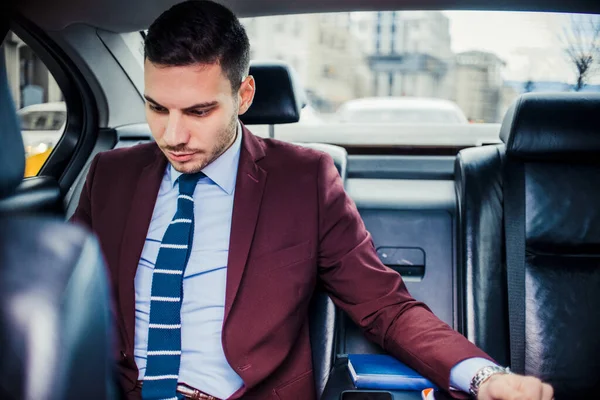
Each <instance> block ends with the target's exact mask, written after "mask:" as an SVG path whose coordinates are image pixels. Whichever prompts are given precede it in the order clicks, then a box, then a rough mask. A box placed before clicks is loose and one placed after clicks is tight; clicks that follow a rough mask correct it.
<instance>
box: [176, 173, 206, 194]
mask: <svg viewBox="0 0 600 400" xmlns="http://www.w3.org/2000/svg"><path fill="white" fill-rule="evenodd" d="M204 176H205V175H204V174H203V173H202V172H197V173H195V174H183V175H180V176H179V179H178V180H179V194H185V195H187V196H192V195H193V194H194V189H195V188H196V184H197V183H198V180H200V178H202V177H204Z"/></svg>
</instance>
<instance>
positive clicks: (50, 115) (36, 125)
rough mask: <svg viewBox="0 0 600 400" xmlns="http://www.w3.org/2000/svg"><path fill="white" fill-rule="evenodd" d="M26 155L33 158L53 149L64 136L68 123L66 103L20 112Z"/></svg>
mask: <svg viewBox="0 0 600 400" xmlns="http://www.w3.org/2000/svg"><path fill="white" fill-rule="evenodd" d="M17 113H18V114H19V118H20V120H21V132H22V134H23V142H24V145H25V154H26V155H27V156H32V155H35V154H40V153H44V152H45V151H47V150H48V149H51V148H53V147H54V146H55V145H56V143H58V141H59V140H60V137H61V136H62V134H63V132H64V129H65V125H66V123H67V107H66V105H65V103H64V102H57V103H42V104H34V105H31V106H27V107H23V108H22V109H20V110H19V111H18V112H17Z"/></svg>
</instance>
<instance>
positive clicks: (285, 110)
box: [240, 61, 304, 125]
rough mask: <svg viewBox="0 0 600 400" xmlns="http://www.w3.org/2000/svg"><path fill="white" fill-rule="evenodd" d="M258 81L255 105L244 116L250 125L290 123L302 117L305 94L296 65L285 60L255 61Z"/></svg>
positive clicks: (243, 120) (254, 70) (253, 72)
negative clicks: (298, 78)
mask: <svg viewBox="0 0 600 400" xmlns="http://www.w3.org/2000/svg"><path fill="white" fill-rule="evenodd" d="M250 75H252V76H253V77H254V79H255V81H256V94H255V95H254V101H253V102H252V106H251V107H250V109H249V110H248V111H246V113H245V114H243V115H241V116H240V120H241V121H242V122H243V123H244V124H246V125H275V124H289V123H293V122H298V121H299V120H300V110H302V106H303V103H304V94H303V91H302V89H301V88H300V85H299V83H298V81H297V79H296V76H295V75H296V74H295V73H294V71H293V70H292V68H291V67H290V66H289V65H287V64H286V63H283V62H278V61H273V62H253V63H252V64H251V65H250Z"/></svg>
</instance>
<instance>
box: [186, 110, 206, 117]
mask: <svg viewBox="0 0 600 400" xmlns="http://www.w3.org/2000/svg"><path fill="white" fill-rule="evenodd" d="M210 111H211V110H191V111H189V112H188V113H189V114H190V115H193V116H195V117H206V116H207V115H208V114H209V113H210Z"/></svg>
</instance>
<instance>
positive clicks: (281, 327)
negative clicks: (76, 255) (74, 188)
mask: <svg viewBox="0 0 600 400" xmlns="http://www.w3.org/2000/svg"><path fill="white" fill-rule="evenodd" d="M145 57H146V59H145V73H144V74H145V98H146V115H147V120H148V124H149V126H150V129H151V131H152V135H153V136H154V139H155V142H156V143H151V144H144V145H140V146H136V147H133V148H129V149H120V150H115V151H110V152H106V153H102V154H99V155H98V156H97V157H96V158H95V159H94V161H93V163H92V166H91V169H90V172H89V174H88V178H87V181H86V184H85V188H84V190H83V192H82V195H81V200H80V204H79V207H78V209H77V211H76V213H75V215H74V217H73V219H74V220H75V221H78V222H80V223H83V224H85V225H87V226H88V227H89V228H90V229H92V230H93V231H94V232H95V233H96V234H97V235H98V237H99V239H100V243H101V245H102V248H103V251H104V253H105V256H106V261H107V264H108V267H109V272H110V277H111V283H112V290H113V293H114V296H115V304H116V307H115V313H116V321H117V326H118V332H119V335H118V339H119V343H118V351H119V355H118V356H117V357H118V359H119V366H120V371H121V376H122V387H123V390H124V392H125V393H127V396H128V397H129V398H132V399H133V398H140V396H142V397H143V398H148V399H150V398H152V399H154V398H176V396H178V395H179V396H181V395H186V394H189V395H190V396H192V395H193V394H194V393H196V396H198V395H199V393H203V396H204V397H201V398H220V399H224V398H241V397H243V398H253V399H284V400H286V399H313V398H315V390H314V384H313V376H312V363H311V351H310V341H309V336H308V315H307V313H308V304H309V301H310V299H311V296H312V294H313V291H314V289H315V284H316V282H317V280H320V281H321V282H322V284H323V286H324V287H325V288H326V289H327V290H328V291H329V293H330V295H331V297H332V299H333V300H334V302H335V303H336V304H337V306H339V307H340V308H341V309H343V310H344V311H345V312H347V313H348V314H349V315H350V316H351V317H352V319H353V320H354V321H355V322H356V323H357V324H359V325H360V326H361V327H362V329H363V330H364V332H365V334H366V336H367V337H368V338H370V339H371V340H373V341H375V342H376V343H378V344H379V345H381V346H382V347H383V348H384V349H386V351H388V352H389V353H390V354H392V355H394V356H396V357H397V358H399V359H401V360H403V361H405V362H407V363H408V364H410V365H411V366H413V367H414V368H416V369H417V370H418V371H420V372H421V373H423V374H424V375H426V376H428V377H430V378H431V379H432V380H433V381H435V382H436V383H437V384H439V385H440V386H441V387H443V388H446V389H450V388H452V389H453V391H452V393H453V395H455V396H457V397H459V396H461V395H462V396H464V395H466V394H465V393H464V392H467V391H468V390H469V386H470V385H471V384H472V383H473V384H474V386H475V389H476V390H478V398H480V399H517V398H519V399H525V398H527V399H550V398H551V397H552V389H551V387H550V386H548V385H545V384H542V383H541V382H540V381H539V380H537V379H535V378H529V377H521V376H517V375H511V374H506V373H505V371H504V370H502V369H500V368H498V367H497V366H495V364H494V363H493V362H492V361H491V360H490V359H489V357H488V356H487V355H486V354H485V353H483V352H482V351H481V350H479V349H477V348H476V347H475V346H474V345H473V344H471V343H470V342H468V341H467V340H466V339H465V338H464V337H463V336H461V335H460V334H458V333H456V332H454V331H453V330H452V329H451V328H450V327H448V326H447V325H445V324H444V323H443V322H441V321H440V320H439V319H437V318H436V317H435V316H434V315H433V314H432V313H431V312H430V310H429V309H428V308H427V307H426V306H425V305H424V304H422V303H420V302H417V301H415V300H414V299H412V298H411V297H410V295H409V293H408V292H407V290H406V288H405V286H404V284H403V282H402V279H401V278H400V276H399V275H398V274H396V273H395V272H393V271H391V270H389V269H387V268H385V267H384V266H383V265H382V264H381V263H380V261H379V260H378V257H377V255H376V252H375V250H374V248H373V244H372V241H371V237H370V235H369V233H368V232H367V231H366V230H365V226H364V225H363V222H362V221H361V219H360V216H359V214H358V211H357V209H356V207H355V205H354V203H353V202H352V201H351V199H350V198H349V197H348V196H347V195H346V193H345V192H344V189H343V186H342V182H341V179H340V177H339V175H338V173H337V170H336V169H335V166H334V165H333V162H332V160H331V158H330V157H329V156H327V155H325V154H322V153H319V152H316V151H313V150H309V149H305V148H300V147H296V146H293V145H290V144H286V143H282V142H278V141H275V140H263V139H259V138H257V137H255V136H253V135H252V134H251V133H250V132H249V131H248V130H247V129H246V128H245V127H243V126H241V124H240V123H239V122H238V116H239V115H241V114H243V113H245V112H246V111H247V110H248V108H249V107H250V106H251V104H252V99H253V96H254V92H255V82H254V80H253V78H252V77H251V76H248V69H249V43H248V38H247V36H246V33H245V31H244V29H243V27H242V26H241V25H240V23H239V21H238V20H237V18H236V17H235V16H234V15H233V14H232V13H231V12H230V11H229V10H227V9H226V8H224V7H222V6H220V5H218V4H216V3H212V2H209V1H189V2H185V3H182V4H179V5H176V6H174V7H173V8H172V9H170V10H168V11H167V12H165V13H164V14H163V15H161V16H160V17H159V18H158V19H157V20H156V21H155V22H154V23H153V24H152V26H151V27H150V29H149V30H148V34H147V37H146V41H145ZM472 381H473V382H472ZM481 382H483V383H481ZM461 391H462V392H461ZM210 396H213V397H210ZM196 398H197V397H196Z"/></svg>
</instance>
